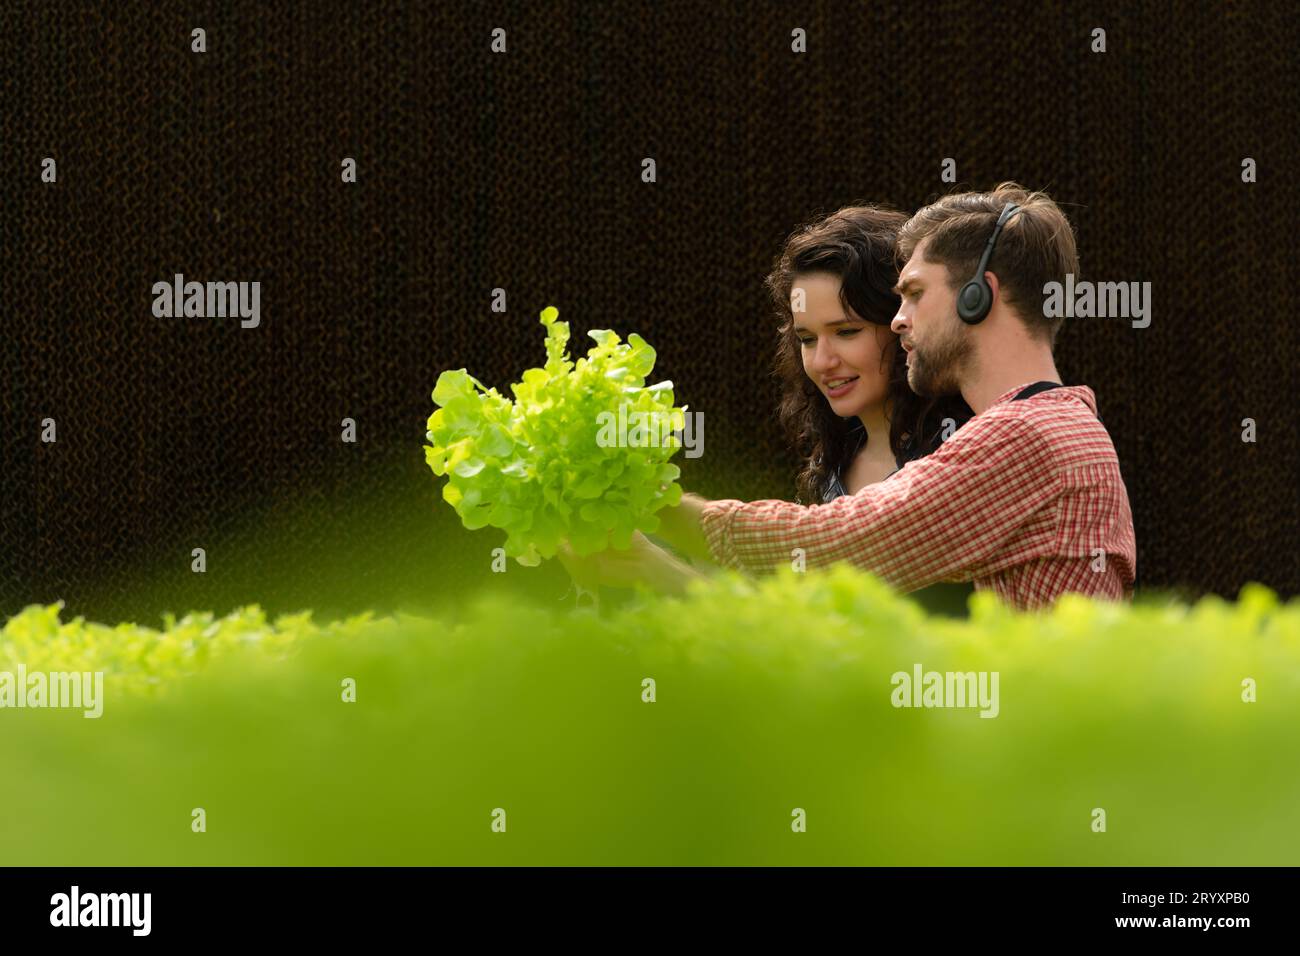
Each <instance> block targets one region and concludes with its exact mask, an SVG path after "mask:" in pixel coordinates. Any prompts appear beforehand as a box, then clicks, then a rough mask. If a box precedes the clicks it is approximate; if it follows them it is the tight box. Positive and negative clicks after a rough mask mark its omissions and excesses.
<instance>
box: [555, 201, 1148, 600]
mask: <svg viewBox="0 0 1300 956" xmlns="http://www.w3.org/2000/svg"><path fill="white" fill-rule="evenodd" d="M898 255H899V259H900V261H904V262H905V265H904V266H903V267H902V269H901V271H900V273H899V280H898V287H897V290H896V291H898V293H899V294H900V295H901V298H902V304H901V306H900V308H899V311H898V315H897V316H895V318H894V321H893V324H892V327H893V329H894V331H895V332H897V333H898V334H899V336H900V337H901V340H902V344H903V347H904V349H905V350H906V351H907V363H908V382H909V383H910V384H911V386H912V388H913V390H914V391H916V392H917V393H918V394H920V395H926V396H929V395H947V394H953V393H956V392H960V393H961V395H962V397H963V398H964V399H965V400H966V402H967V404H968V405H970V407H971V409H972V410H973V411H974V412H975V417H974V418H972V419H970V421H968V422H967V423H966V424H965V425H963V426H962V427H961V428H960V429H959V430H957V431H956V432H955V433H953V434H952V436H951V437H950V438H948V439H947V440H946V441H945V442H943V444H942V445H940V447H939V449H938V450H937V451H935V452H934V453H933V454H932V455H930V456H928V457H926V458H922V459H919V460H916V461H912V462H909V463H908V464H907V465H905V466H904V467H903V468H901V469H900V470H899V471H897V472H895V473H894V474H893V475H891V476H890V477H889V478H887V479H885V480H884V481H881V482H878V483H876V484H871V485H867V486H865V487H864V488H862V489H861V490H860V491H858V493H857V494H855V495H851V496H844V497H841V498H837V499H836V500H834V501H832V502H830V503H828V504H822V505H811V506H800V505H795V504H791V503H789V502H785V501H755V502H748V503H747V502H742V501H735V500H719V501H706V500H705V499H703V498H700V497H699V496H697V495H689V494H688V495H684V496H683V499H682V503H681V504H680V505H679V506H678V507H676V508H671V509H666V510H665V511H664V512H661V518H662V522H663V523H662V525H661V527H660V529H659V530H658V531H657V532H656V533H657V534H658V535H659V536H660V537H662V538H663V539H664V540H665V541H667V542H668V543H669V544H671V545H672V546H673V547H675V548H677V549H679V550H680V551H681V552H682V553H684V554H687V555H690V556H699V557H701V558H711V559H712V560H714V561H716V562H717V563H718V564H721V565H723V566H724V567H730V568H736V569H739V570H743V571H748V572H751V573H764V572H770V571H772V570H774V569H775V568H776V567H777V566H779V565H782V564H785V563H787V562H790V561H792V560H794V558H795V556H796V555H798V554H800V553H801V554H802V557H803V561H804V565H805V566H806V567H810V568H814V567H821V566H826V565H829V564H831V563H833V562H835V561H840V560H844V561H848V562H850V563H852V564H854V565H855V566H857V567H860V568H863V569H865V570H868V571H872V572H875V573H876V574H878V575H880V576H881V577H882V578H883V579H884V580H886V581H887V582H888V583H889V584H890V585H892V586H893V587H895V588H897V589H898V590H900V591H903V592H909V591H914V590H916V589H918V588H921V587H924V586H926V585H929V584H934V583H938V582H943V581H973V582H974V585H975V589H976V590H977V591H979V590H992V591H994V592H995V593H996V594H997V595H998V596H999V597H1000V598H1001V599H1002V600H1004V601H1005V602H1007V603H1008V604H1010V605H1012V606H1014V607H1016V608H1018V609H1021V610H1034V609H1039V608H1044V607H1047V606H1049V605H1051V604H1052V603H1053V602H1054V601H1055V599H1056V598H1057V597H1058V596H1059V595H1060V594H1062V593H1064V592H1077V593H1082V594H1088V595H1093V596H1097V597H1102V598H1107V599H1112V600H1128V599H1130V598H1131V597H1132V593H1133V583H1134V580H1135V573H1136V564H1137V556H1136V542H1135V540H1134V534H1133V518H1132V513H1131V511H1130V508H1129V500H1128V492H1127V490H1126V489H1125V487H1124V482H1123V480H1122V478H1121V476H1120V469H1119V461H1118V459H1117V457H1116V455H1115V449H1114V446H1113V445H1112V443H1111V440H1110V436H1109V435H1108V434H1107V432H1106V429H1105V428H1104V427H1103V425H1102V424H1101V422H1100V421H1099V420H1098V418H1097V415H1096V411H1097V403H1096V398H1095V396H1094V395H1093V392H1092V390H1091V389H1090V388H1088V387H1086V386H1082V385H1078V386H1070V387H1066V386H1063V385H1061V384H1060V376H1059V374H1058V372H1057V370H1056V365H1055V363H1054V361H1053V358H1052V347H1053V345H1054V344H1055V340H1056V335H1057V332H1058V331H1059V329H1060V326H1061V323H1062V321H1063V320H1062V319H1061V318H1047V317H1045V316H1044V315H1043V308H1042V301H1043V288H1044V286H1045V285H1046V284H1047V283H1048V282H1064V281H1065V276H1066V274H1067V273H1073V274H1076V275H1077V274H1078V255H1077V253H1076V251H1075V244H1074V234H1073V231H1072V229H1071V227H1070V224H1069V222H1068V220H1067V219H1066V218H1065V215H1064V214H1063V213H1062V212H1061V210H1060V209H1059V208H1058V207H1057V205H1056V204H1055V203H1054V202H1052V200H1051V199H1050V198H1048V197H1047V196H1046V195H1045V194H1043V193H1040V192H1034V193H1031V192H1028V191H1026V190H1025V189H1023V188H1022V187H1020V186H1018V185H1016V184H1015V183H1003V184H1002V185H1000V186H998V187H997V188H996V189H995V190H994V191H993V192H990V193H961V194H956V195H951V196H946V197H944V198H943V199H940V200H939V201H938V202H936V203H933V204H932V205H929V206H927V207H925V208H924V209H921V210H920V211H919V212H917V213H916V215H914V216H913V217H912V218H911V219H910V220H909V221H908V222H907V224H906V225H904V226H903V229H902V231H901V232H900V233H899V237H898ZM981 277H982V279H983V282H981V281H980V278H981ZM1029 386H1033V387H1029ZM650 549H654V551H657V552H658V554H655V553H653V552H652V551H651V550H650ZM796 549H798V550H796ZM624 555H625V556H620V559H619V560H617V561H614V562H611V563H609V564H607V565H606V566H605V567H604V569H603V571H602V572H601V573H600V574H598V575H597V576H596V577H595V578H593V579H594V580H598V581H600V583H618V579H619V578H620V576H623V577H626V578H629V579H631V578H632V577H633V576H634V573H640V574H641V575H642V578H641V579H642V580H648V581H649V583H651V584H652V585H653V586H655V587H657V588H660V589H664V590H671V591H680V590H682V589H683V588H684V584H685V581H686V580H687V579H689V577H690V576H691V575H692V574H694V573H696V572H693V571H692V570H691V569H689V568H687V567H686V566H685V565H682V564H681V562H678V561H675V559H672V558H671V556H668V555H666V553H665V552H663V550H662V549H658V548H655V547H654V545H652V544H650V543H649V542H648V541H645V540H644V538H641V539H639V540H638V541H637V542H636V546H635V548H634V549H633V553H632V554H628V553H627V552H624ZM570 557H571V556H570ZM571 570H572V569H571Z"/></svg>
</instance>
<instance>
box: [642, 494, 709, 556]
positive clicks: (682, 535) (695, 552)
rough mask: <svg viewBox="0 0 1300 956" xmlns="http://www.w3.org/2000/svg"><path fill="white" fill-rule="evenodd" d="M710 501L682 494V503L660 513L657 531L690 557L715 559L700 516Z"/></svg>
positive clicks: (697, 496)
mask: <svg viewBox="0 0 1300 956" xmlns="http://www.w3.org/2000/svg"><path fill="white" fill-rule="evenodd" d="M708 503H709V502H708V499H707V498H701V497H700V496H699V495H695V494H691V493H690V492H689V491H688V492H686V493H685V494H683V495H682V500H681V503H680V504H678V505H677V506H676V507H673V508H664V509H663V510H661V511H660V512H659V513H658V514H659V530H658V531H656V532H655V533H656V534H657V535H659V536H660V537H661V538H663V539H664V540H665V541H667V542H668V543H669V544H670V545H672V546H673V547H674V548H676V549H677V550H678V551H680V552H681V553H682V554H684V555H686V556H687V557H688V558H703V559H704V560H706V561H711V560H713V555H712V553H710V551H709V542H708V540H707V539H706V538H705V537H704V528H703V527H702V525H701V524H700V516H701V515H702V514H703V513H704V506H705V505H706V504H708Z"/></svg>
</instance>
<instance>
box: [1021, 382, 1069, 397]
mask: <svg viewBox="0 0 1300 956" xmlns="http://www.w3.org/2000/svg"><path fill="white" fill-rule="evenodd" d="M1062 387H1063V386H1062V385H1061V383H1060V382H1035V383H1034V384H1033V385H1026V386H1025V387H1024V388H1022V389H1021V390H1020V393H1019V394H1018V395H1016V397H1015V398H1013V399H1012V401H1013V402H1018V401H1020V399H1022V398H1029V396H1031V395H1037V394H1038V393H1039V392H1045V391H1047V390H1048V389H1049V388H1062Z"/></svg>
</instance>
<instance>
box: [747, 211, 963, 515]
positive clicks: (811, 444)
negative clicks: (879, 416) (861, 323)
mask: <svg viewBox="0 0 1300 956" xmlns="http://www.w3.org/2000/svg"><path fill="white" fill-rule="evenodd" d="M906 221H907V216H906V215H904V214H903V213H901V212H899V211H897V210H895V209H891V208H889V207H888V206H883V205H875V204H865V205H856V206H846V207H844V208H843V209H841V210H839V211H838V212H835V213H832V214H831V215H829V216H826V217H825V218H822V219H816V220H814V221H812V222H809V223H807V224H805V225H803V226H800V227H798V228H797V229H795V231H794V232H792V233H791V234H790V236H789V238H788V239H787V240H786V242H785V247H784V248H783V249H782V250H781V254H780V255H779V256H778V257H777V258H776V260H775V262H774V264H773V268H772V271H771V273H770V274H769V275H768V276H767V279H766V280H765V285H766V286H767V289H768V292H769V293H770V294H771V297H772V303H773V305H774V306H775V307H776V315H777V318H778V319H779V320H780V321H781V326H780V328H779V329H778V336H779V342H778V343H777V348H776V353H775V357H774V362H773V375H774V376H775V377H776V378H777V379H779V380H780V382H781V384H782V395H781V403H780V410H779V415H780V421H781V427H782V428H783V429H784V430H785V433H786V437H787V439H788V440H789V442H790V444H791V446H792V447H793V448H794V451H795V453H796V454H797V455H798V456H799V457H800V459H802V460H803V461H804V467H803V470H802V471H800V473H799V475H798V478H797V479H796V486H797V489H798V494H797V497H796V500H797V501H799V502H801V503H805V504H816V503H819V502H821V501H822V500H823V492H824V490H825V488H826V487H827V483H828V482H829V481H830V479H831V477H832V476H833V475H836V474H838V473H840V472H841V471H842V470H843V469H844V468H847V467H848V465H849V464H850V461H851V458H852V456H853V454H854V453H855V451H856V445H855V443H854V441H853V440H852V438H851V430H852V428H853V423H854V420H853V419H846V418H842V417H840V416H839V415H837V414H836V413H835V412H834V411H833V410H832V409H831V406H830V403H829V402H828V401H827V400H826V396H825V395H823V394H822V392H821V390H820V389H818V387H817V385H816V383H814V382H813V381H812V379H810V378H809V377H808V374H807V372H806V371H804V367H803V358H802V355H801V354H800V348H801V347H800V343H799V338H798V336H796V335H795V333H794V315H793V313H792V312H791V309H790V289H791V287H792V286H793V284H794V280H795V277H796V276H798V275H801V274H804V273H810V272H825V273H830V274H832V275H835V276H838V277H839V278H840V280H841V289H840V300H841V301H842V302H843V303H844V306H845V308H846V309H851V310H852V312H853V314H855V315H857V316H858V317H859V318H862V319H865V320H866V321H868V322H872V323H874V324H876V325H883V326H886V327H888V326H889V324H890V322H891V321H892V320H893V318H894V316H895V315H896V314H897V313H898V307H899V298H898V296H897V295H896V294H895V293H894V291H893V289H894V284H895V283H896V282H897V281H898V267H897V265H896V263H895V260H894V240H895V237H896V236H897V234H898V230H899V229H900V228H901V227H902V225H903V223H905V222H906ZM901 353H902V348H901V346H900V345H899V341H898V336H897V335H894V336H893V337H892V339H891V341H890V344H889V347H888V348H887V349H886V350H885V353H884V356H883V360H884V361H886V362H888V363H889V365H890V374H889V395H888V397H887V398H886V400H885V415H886V417H887V418H888V419H889V422H890V425H889V448H890V451H891V452H892V453H893V456H894V460H895V462H897V464H898V466H899V467H900V468H901V467H902V466H903V465H904V464H905V463H906V462H908V461H910V460H912V459H914V458H920V457H922V456H924V455H928V454H930V452H932V451H934V449H935V448H937V447H938V445H939V442H940V441H941V438H940V435H941V433H942V429H943V420H944V419H945V418H951V419H953V420H954V422H956V425H957V427H960V426H961V425H963V424H964V423H965V422H966V421H968V420H969V419H970V418H971V416H972V414H973V413H972V411H971V409H970V406H968V405H967V404H966V402H965V401H964V400H963V399H962V397H961V396H960V395H955V396H945V397H942V398H922V397H921V396H919V395H917V394H916V393H915V392H913V391H912V389H911V388H910V387H909V386H908V384H907V363H906V362H905V361H902V360H900V354H901ZM916 436H921V438H920V440H918V439H917V437H916ZM873 437H874V436H871V435H868V436H867V440H868V441H871V440H872V438H873Z"/></svg>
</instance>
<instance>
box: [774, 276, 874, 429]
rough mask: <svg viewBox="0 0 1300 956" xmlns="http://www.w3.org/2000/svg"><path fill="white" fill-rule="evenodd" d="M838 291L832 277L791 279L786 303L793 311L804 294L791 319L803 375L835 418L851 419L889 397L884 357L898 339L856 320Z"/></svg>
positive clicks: (858, 319)
mask: <svg viewBox="0 0 1300 956" xmlns="http://www.w3.org/2000/svg"><path fill="white" fill-rule="evenodd" d="M840 287H841V280H840V277H839V276H837V275H834V274H833V273H829V272H808V273H802V274H800V275H797V276H795V278H794V283H793V285H792V287H791V289H790V303H791V308H792V310H793V309H795V308H796V307H797V306H798V305H799V296H800V294H801V291H802V295H803V306H804V310H803V311H802V312H798V311H795V312H793V315H794V334H795V336H796V337H797V338H798V339H799V350H800V354H801V355H802V356H803V367H804V371H805V372H806V373H807V374H808V377H809V378H810V379H812V381H813V384H815V385H816V386H817V387H818V388H819V389H820V390H821V393H822V394H823V395H825V396H826V400H827V401H828V402H830V406H831V409H832V410H833V411H834V412H835V414H837V415H840V416H842V417H844V418H849V417H852V416H856V415H859V414H861V412H862V410H863V409H865V408H867V407H869V406H871V405H873V404H874V405H878V404H883V403H884V401H885V398H886V397H887V396H888V394H889V365H888V362H886V361H885V354H886V351H887V350H888V349H889V348H890V347H891V344H892V343H893V342H895V341H896V340H897V338H898V337H897V336H896V335H895V334H894V333H893V332H892V331H890V329H889V328H888V327H887V326H883V325H876V324H874V323H871V322H867V321H865V320H863V319H860V318H858V316H857V315H855V314H854V313H853V312H852V311H850V310H849V309H848V308H847V307H846V306H845V305H844V303H843V302H841V301H840ZM844 379H851V381H849V382H847V383H845V382H844V381H843V380H844ZM832 385H834V386H836V387H834V388H832Z"/></svg>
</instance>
